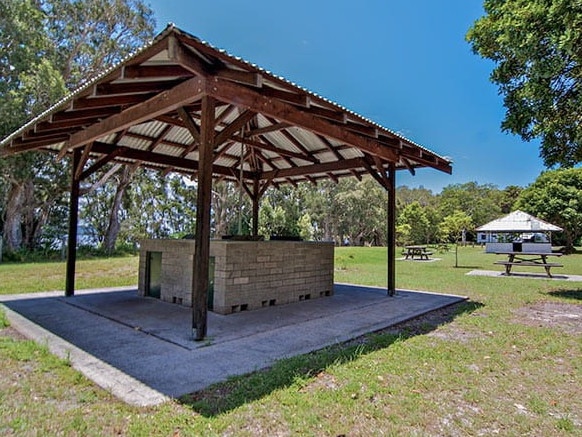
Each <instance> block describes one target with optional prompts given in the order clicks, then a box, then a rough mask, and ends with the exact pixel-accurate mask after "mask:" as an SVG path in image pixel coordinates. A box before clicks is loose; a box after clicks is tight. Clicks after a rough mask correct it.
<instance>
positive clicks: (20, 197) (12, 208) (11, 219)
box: [4, 182, 26, 252]
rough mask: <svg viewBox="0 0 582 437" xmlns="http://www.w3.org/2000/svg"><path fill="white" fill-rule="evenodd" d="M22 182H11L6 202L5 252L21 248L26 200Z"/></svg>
mask: <svg viewBox="0 0 582 437" xmlns="http://www.w3.org/2000/svg"><path fill="white" fill-rule="evenodd" d="M24 185H25V184H24V182H12V183H11V184H10V189H9V190H8V200H7V202H6V218H5V220H4V241H5V242H6V251H7V252H14V251H16V250H19V249H21V248H22V212H23V208H24V202H25V199H26V189H25V186H24Z"/></svg>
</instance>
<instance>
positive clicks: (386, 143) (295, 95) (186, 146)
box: [0, 25, 451, 185]
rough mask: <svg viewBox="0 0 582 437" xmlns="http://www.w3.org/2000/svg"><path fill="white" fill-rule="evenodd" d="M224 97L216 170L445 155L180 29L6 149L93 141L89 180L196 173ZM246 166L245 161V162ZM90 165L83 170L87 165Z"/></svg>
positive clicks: (298, 174) (352, 168)
mask: <svg viewBox="0 0 582 437" xmlns="http://www.w3.org/2000/svg"><path fill="white" fill-rule="evenodd" d="M203 96H211V97H212V98H213V99H215V100H216V102H217V103H216V109H215V113H214V114H213V118H214V120H215V121H216V122H215V127H214V129H215V131H214V144H215V147H214V157H213V175H214V177H218V178H222V179H227V180H238V179H239V178H240V177H241V176H242V178H243V179H244V180H246V181H257V180H258V181H262V182H263V183H264V184H265V185H278V184H281V183H292V184H296V183H297V182H300V181H304V180H309V181H312V182H314V181H316V180H318V179H321V178H331V179H334V180H336V179H337V178H339V177H343V176H356V177H358V178H361V176H362V175H363V174H368V173H370V174H372V176H374V177H375V178H376V179H377V180H379V181H380V182H381V183H383V182H384V183H385V182H386V176H385V174H386V169H387V168H388V166H389V165H394V166H395V169H396V170H399V169H408V170H409V171H411V172H412V173H414V170H415V169H416V168H419V167H432V168H435V169H437V170H441V171H444V172H447V173H451V162H450V161H449V160H448V159H447V158H444V157H441V156H439V155H437V154H436V153H434V152H432V151H430V150H428V149H426V148H424V147H422V146H420V145H418V144H416V143H414V142H413V141H411V140H409V139H407V138H405V137H403V136H401V135H399V134H397V133H395V132H392V131H391V130H389V129H387V128H384V127H382V126H380V125H378V124H376V123H374V122H373V121H371V120H368V119H366V118H364V117H362V116H360V115H358V114H356V113H354V112H352V111H349V110H348V109H346V108H344V107H342V106H340V105H338V104H337V103H334V102H331V101H329V100H327V99H325V98H323V97H321V96H318V95H317V94H315V93H313V92H310V91H308V90H306V89H304V88H301V87H299V86H297V85H296V84H293V83H291V82H289V81H287V80H285V79H283V78H281V77H279V76H276V75H274V74H272V73H270V72H268V71H265V70H263V69H261V68H259V67H257V66H256V65H254V64H251V63H249V62H247V61H245V60H243V59H240V58H237V57H234V56H232V55H230V54H228V53H226V52H224V51H222V50H218V49H216V48H214V47H212V46H211V45H209V44H208V43H206V42H203V41H201V40H199V39H198V38H196V37H194V36H192V35H190V34H188V33H186V32H184V31H182V30H180V29H178V28H176V27H174V26H173V25H169V26H168V27H167V28H166V29H165V30H164V31H163V32H161V33H160V34H159V35H158V36H157V37H156V38H155V39H154V40H153V41H152V42H151V43H149V44H147V45H145V46H144V47H142V48H141V49H140V50H138V51H137V52H136V53H135V54H133V55H131V56H129V57H127V58H126V59H124V60H123V61H122V62H120V63H119V64H117V65H116V66H114V67H112V68H109V69H107V70H106V71H104V72H103V73H101V74H100V75H98V76H97V77H95V78H94V79H92V80H90V81H89V82H88V83H86V84H85V85H83V86H81V87H80V88H79V89H77V90H76V91H74V92H72V93H70V94H69V95H67V96H66V97H65V98H63V99H62V100H61V101H59V102H57V103H56V104H55V105H54V106H52V107H51V108H49V109H48V110H47V111H45V112H44V113H42V114H40V115H39V116H38V117H36V118H34V119H33V120H31V121H30V122H28V123H27V124H25V125H24V126H22V127H21V128H20V129H18V130H17V131H15V132H14V133H12V134H11V135H9V136H8V137H6V138H5V139H3V140H2V142H0V154H1V155H11V154H16V153H20V152H25V151H29V150H46V151H50V152H54V153H57V154H59V156H61V157H62V156H64V155H66V154H68V153H71V152H72V151H73V150H74V149H76V148H81V147H82V148H83V157H82V162H81V166H80V169H83V167H84V165H85V164H87V163H90V164H91V167H90V168H88V169H87V170H85V171H83V172H82V174H80V176H81V177H82V176H86V175H88V174H90V173H92V172H93V171H96V170H97V169H98V168H101V167H103V165H105V164H107V163H109V162H119V163H123V164H131V165H143V166H147V167H151V168H154V169H159V170H162V171H166V172H170V171H177V172H182V173H187V174H196V172H197V169H198V150H197V147H198V143H199V141H200V138H199V133H200V120H201V119H202V117H203V114H201V108H202V105H201V100H202V97H203ZM241 165H242V169H241ZM78 171H80V170H78Z"/></svg>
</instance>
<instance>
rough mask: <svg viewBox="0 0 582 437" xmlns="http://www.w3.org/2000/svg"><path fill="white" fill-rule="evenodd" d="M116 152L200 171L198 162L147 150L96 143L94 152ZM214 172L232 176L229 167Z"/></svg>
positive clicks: (214, 168) (245, 174)
mask: <svg viewBox="0 0 582 437" xmlns="http://www.w3.org/2000/svg"><path fill="white" fill-rule="evenodd" d="M115 150H119V152H117V153H119V154H118V155H117V157H118V158H121V157H123V158H127V159H133V160H138V161H144V162H151V163H156V164H159V165H163V166H170V167H174V168H176V169H184V170H190V171H197V170H198V161H193V160H190V159H183V158H179V157H176V156H169V155H163V154H161V153H155V152H148V151H145V150H138V149H132V148H130V147H124V146H116V145H113V144H107V143H102V142H99V141H95V143H94V144H93V148H92V150H91V151H92V152H93V153H99V154H104V155H109V154H111V153H113V152H114V151H115ZM212 172H213V173H215V174H219V175H223V176H229V177H230V176H232V172H231V169H230V168H229V167H223V166H219V165H213V166H212ZM243 177H244V178H245V179H253V177H254V175H253V173H251V172H248V171H245V172H243Z"/></svg>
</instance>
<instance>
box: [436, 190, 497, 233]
mask: <svg viewBox="0 0 582 437" xmlns="http://www.w3.org/2000/svg"><path fill="white" fill-rule="evenodd" d="M500 195H501V192H500V191H499V189H498V188H497V187H495V186H494V185H491V184H485V185H479V184H478V183H477V182H467V183H464V184H454V185H449V186H446V187H445V188H443V191H442V192H441V195H440V197H439V210H440V214H441V216H442V217H446V216H449V215H453V214H454V213H455V212H456V211H462V212H464V213H465V214H466V215H467V216H469V217H470V218H471V221H472V222H473V224H474V225H475V226H481V225H483V224H485V223H487V222H490V221H491V220H494V219H496V218H498V217H499V216H501V215H502V214H501V208H500V206H499V205H500ZM469 229H471V228H467V230H469Z"/></svg>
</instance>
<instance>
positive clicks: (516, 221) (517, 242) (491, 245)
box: [475, 210, 563, 252]
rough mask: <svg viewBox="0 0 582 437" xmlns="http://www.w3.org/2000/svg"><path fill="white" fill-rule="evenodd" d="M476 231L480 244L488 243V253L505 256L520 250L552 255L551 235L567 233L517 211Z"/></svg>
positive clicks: (486, 248) (486, 245)
mask: <svg viewBox="0 0 582 437" xmlns="http://www.w3.org/2000/svg"><path fill="white" fill-rule="evenodd" d="M475 230H476V231H477V242H478V243H485V251H486V252H504V251H508V250H515V249H517V248H519V249H520V250H519V251H523V252H540V251H542V252H544V251H545V252H551V251H552V236H551V235H552V234H551V233H552V232H559V231H562V230H563V229H562V228H560V227H559V226H556V225H553V224H551V223H548V222H546V221H544V220H542V219H539V218H537V217H534V216H532V215H530V214H528V213H526V212H523V211H519V210H517V211H514V212H512V213H510V214H508V215H506V216H504V217H501V218H498V219H496V220H493V221H490V222H489V223H486V224H484V225H483V226H479V227H478V228H477V229H475Z"/></svg>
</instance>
